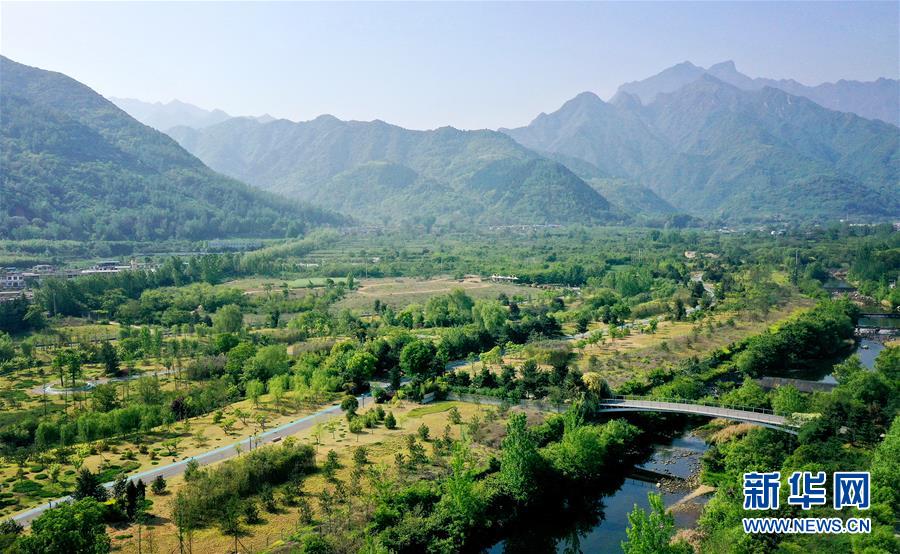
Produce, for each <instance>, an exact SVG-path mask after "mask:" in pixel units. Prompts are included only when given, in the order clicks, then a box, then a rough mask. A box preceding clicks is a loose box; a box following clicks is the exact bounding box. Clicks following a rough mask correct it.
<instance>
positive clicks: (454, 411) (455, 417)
mask: <svg viewBox="0 0 900 554" xmlns="http://www.w3.org/2000/svg"><path fill="white" fill-rule="evenodd" d="M447 417H448V418H449V419H450V423H452V424H453V425H459V424H460V423H462V415H460V413H459V408H457V407H456V406H453V407H452V408H450V411H449V412H447Z"/></svg>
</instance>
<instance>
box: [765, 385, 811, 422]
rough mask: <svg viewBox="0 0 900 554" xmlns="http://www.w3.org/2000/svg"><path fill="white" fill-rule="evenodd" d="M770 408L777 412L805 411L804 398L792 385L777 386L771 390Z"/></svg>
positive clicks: (793, 412)
mask: <svg viewBox="0 0 900 554" xmlns="http://www.w3.org/2000/svg"><path fill="white" fill-rule="evenodd" d="M772 409H773V410H774V411H775V413H777V414H787V415H790V414H796V413H802V412H804V411H806V398H805V397H804V396H803V394H802V393H801V392H800V391H798V390H797V389H796V388H795V387H794V386H792V385H785V386H783V387H778V388H777V389H775V390H774V391H773V392H772Z"/></svg>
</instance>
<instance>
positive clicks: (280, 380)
mask: <svg viewBox="0 0 900 554" xmlns="http://www.w3.org/2000/svg"><path fill="white" fill-rule="evenodd" d="M286 377H287V376H283V375H276V376H275V377H272V378H271V379H269V384H268V387H267V388H268V389H269V394H271V395H272V400H274V401H275V405H276V406H277V407H278V408H279V409H280V408H281V401H282V400H284V389H285V386H284V379H285V378H286Z"/></svg>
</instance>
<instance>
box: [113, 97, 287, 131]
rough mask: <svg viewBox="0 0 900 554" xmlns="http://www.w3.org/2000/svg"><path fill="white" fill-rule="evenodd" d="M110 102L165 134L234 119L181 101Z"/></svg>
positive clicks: (263, 118) (266, 119) (267, 118)
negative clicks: (179, 128)
mask: <svg viewBox="0 0 900 554" xmlns="http://www.w3.org/2000/svg"><path fill="white" fill-rule="evenodd" d="M109 101H110V102H112V103H113V104H115V105H116V106H118V107H120V108H122V110H124V111H125V112H127V113H128V115H130V116H131V117H133V118H135V119H137V120H138V121H140V122H141V123H143V124H144V125H147V126H150V127H153V128H154V129H156V130H157V131H162V132H163V133H165V132H167V131H168V130H169V129H171V128H172V127H178V126H182V125H183V126H186V127H192V128H194V129H203V128H204V127H209V126H210V125H215V124H216V123H221V122H223V121H225V120H228V119H231V118H232V117H233V116H230V115H228V114H227V113H225V112H224V111H222V110H219V109H214V110H206V109H203V108H200V107H198V106H195V105H193V104H188V103H187V102H182V101H180V100H171V101H169V102H166V103H163V102H144V101H142V100H136V99H134V98H115V97H110V98H109ZM254 119H256V120H258V121H261V122H263V123H266V122H269V121H274V120H275V118H274V117H272V116H271V115H269V114H265V115H261V116H258V117H254Z"/></svg>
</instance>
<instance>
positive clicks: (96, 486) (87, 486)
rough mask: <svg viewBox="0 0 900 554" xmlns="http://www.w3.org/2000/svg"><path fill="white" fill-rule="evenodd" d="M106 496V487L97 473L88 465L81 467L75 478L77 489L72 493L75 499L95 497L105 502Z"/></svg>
mask: <svg viewBox="0 0 900 554" xmlns="http://www.w3.org/2000/svg"><path fill="white" fill-rule="evenodd" d="M106 496H107V494H106V489H105V488H104V487H103V484H102V483H100V479H98V477H97V475H96V474H95V473H92V472H91V470H89V469H88V468H86V467H84V468H81V471H80V472H78V476H77V477H76V478H75V491H74V492H73V493H72V498H74V499H75V500H81V499H83V498H93V499H95V500H99V501H101V502H103V501H104V500H106Z"/></svg>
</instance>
